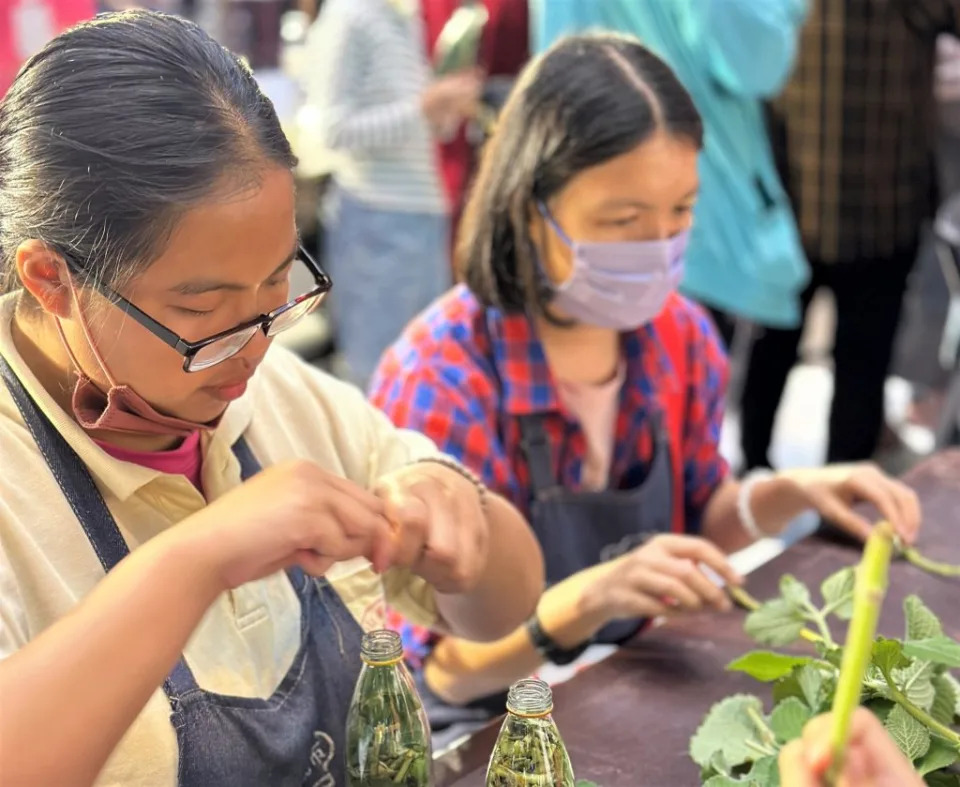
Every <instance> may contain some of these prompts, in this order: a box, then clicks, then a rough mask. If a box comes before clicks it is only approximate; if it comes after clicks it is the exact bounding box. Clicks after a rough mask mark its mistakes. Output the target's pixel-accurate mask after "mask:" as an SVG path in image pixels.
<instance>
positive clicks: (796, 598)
mask: <svg viewBox="0 0 960 787" xmlns="http://www.w3.org/2000/svg"><path fill="white" fill-rule="evenodd" d="M780 595H781V596H782V597H783V598H784V599H786V600H787V601H788V602H790V604H792V605H793V606H794V607H796V608H797V609H802V608H803V607H805V606H806V605H807V604H809V603H810V591H809V590H807V586H806V585H804V584H803V583H802V582H801V581H800V580H799V579H797V578H796V577H794V576H791V575H790V574H784V575H783V576H782V577H780Z"/></svg>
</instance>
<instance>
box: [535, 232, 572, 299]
mask: <svg viewBox="0 0 960 787" xmlns="http://www.w3.org/2000/svg"><path fill="white" fill-rule="evenodd" d="M539 250H543V252H544V254H543V256H542V259H541V264H542V265H543V267H544V268H545V269H546V272H547V276H548V277H549V278H550V281H551V282H553V284H555V285H558V286H559V285H561V284H563V283H564V282H565V281H567V279H569V278H570V276H571V275H572V274H573V252H572V251H571V250H570V248H569V247H568V246H567V245H566V244H565V243H563V242H562V241H561V240H560V239H559V238H558V237H557V236H556V234H555V233H553V232H549V233H547V234H546V237H545V238H544V240H543V242H542V243H541V244H538V251H539Z"/></svg>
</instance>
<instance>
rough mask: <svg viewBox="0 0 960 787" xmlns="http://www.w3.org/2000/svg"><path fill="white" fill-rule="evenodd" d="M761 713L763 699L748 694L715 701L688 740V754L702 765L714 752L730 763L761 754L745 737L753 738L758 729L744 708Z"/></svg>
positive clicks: (737, 763) (745, 760)
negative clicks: (749, 744) (752, 747)
mask: <svg viewBox="0 0 960 787" xmlns="http://www.w3.org/2000/svg"><path fill="white" fill-rule="evenodd" d="M748 708H749V709H752V710H754V711H755V712H756V713H759V714H761V715H763V703H762V702H760V700H759V699H758V698H757V697H754V696H751V695H749V694H734V695H733V696H732V697H727V698H726V699H724V700H721V701H720V702H718V703H717V704H716V705H714V706H713V707H712V708H711V709H710V712H709V713H708V714H707V717H706V718H705V719H704V720H703V723H702V724H701V725H700V728H699V729H698V730H697V732H696V733H695V734H694V736H693V738H692V739H691V740H690V757H691V758H692V759H693V761H694V762H695V763H697V765H699V766H700V767H701V768H703V767H706V766H707V764H709V763H710V762H711V760H712V759H713V757H714V756H715V754H716V753H717V752H721V753H722V754H723V757H724V760H725V761H726V762H727V763H728V764H729V765H731V766H737V765H740V764H742V763H745V762H753V761H754V760H757V759H759V758H760V756H761V755H759V754H758V753H757V752H756V751H755V750H753V749H751V748H750V747H749V746H747V745H746V743H745V741H747V740H748V739H749V740H756V739H757V730H756V727H755V726H754V723H753V721H752V720H751V718H750V716H749V714H748V713H747V709H748Z"/></svg>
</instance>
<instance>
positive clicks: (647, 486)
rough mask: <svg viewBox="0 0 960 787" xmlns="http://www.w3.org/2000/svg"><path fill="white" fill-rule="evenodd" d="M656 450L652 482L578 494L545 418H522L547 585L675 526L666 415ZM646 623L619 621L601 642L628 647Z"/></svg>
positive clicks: (654, 426)
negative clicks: (554, 450) (557, 458)
mask: <svg viewBox="0 0 960 787" xmlns="http://www.w3.org/2000/svg"><path fill="white" fill-rule="evenodd" d="M651 430H652V437H653V440H652V443H653V453H652V455H651V458H650V463H649V466H648V468H647V473H646V476H645V478H644V480H643V481H642V482H641V483H640V484H638V485H637V486H635V487H634V488H632V489H623V490H613V489H608V490H603V491H600V492H571V491H569V490H567V489H565V488H564V487H563V486H562V485H561V484H560V482H559V481H558V480H557V479H556V477H555V476H554V473H553V462H552V456H551V451H550V442H549V440H548V438H547V433H546V428H545V425H544V417H543V416H542V415H528V416H523V417H521V418H520V436H521V441H520V447H521V450H522V451H523V453H524V455H525V456H526V459H527V464H528V466H529V468H530V485H531V488H532V494H531V498H532V503H531V510H530V524H531V525H532V527H533V530H534V532H535V533H536V534H537V540H538V541H539V542H540V546H541V547H542V548H543V557H544V562H545V564H546V573H547V586H548V587H549V586H551V585H555V584H557V583H558V582H561V581H563V580H564V579H567V578H568V577H570V576H572V575H573V574H576V573H577V572H579V571H582V570H584V569H587V568H590V567H591V566H595V565H597V564H598V563H605V562H607V561H608V560H613V559H614V558H617V557H620V556H621V555H624V554H626V553H627V552H629V551H630V550H631V549H633V548H634V547H636V546H639V545H640V544H642V543H644V542H645V541H646V540H648V539H649V538H651V537H652V536H655V535H657V534H658V533H669V532H670V531H671V523H672V521H673V519H672V515H673V502H672V501H673V479H672V474H671V471H670V443H669V440H668V439H667V436H666V435H665V434H664V431H663V428H662V426H661V418H660V416H659V415H656V416H654V417H653V418H652V419H651ZM642 623H643V621H638V620H616V621H613V622H611V623H609V624H608V625H607V626H604V628H602V629H601V630H600V631H599V632H598V634H597V636H596V640H595V641H596V642H602V643H607V644H620V643H622V642H624V641H626V640H628V639H630V638H631V637H632V636H634V635H635V634H636V633H637V632H638V631H639V630H640V628H641V626H642Z"/></svg>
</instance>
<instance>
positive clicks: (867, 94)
mask: <svg viewBox="0 0 960 787" xmlns="http://www.w3.org/2000/svg"><path fill="white" fill-rule="evenodd" d="M134 5H137V6H146V7H149V8H152V9H154V10H161V11H166V12H170V13H175V14H178V15H182V16H185V17H188V18H190V19H193V20H195V21H196V22H198V23H199V24H200V25H201V26H203V27H204V28H205V29H207V30H208V31H209V32H211V34H212V35H214V36H215V37H216V38H218V40H220V41H222V42H223V43H225V44H226V45H227V46H229V47H230V48H231V49H233V50H234V51H236V52H238V53H240V54H242V55H243V57H244V58H245V59H246V61H247V62H248V63H249V65H250V66H251V67H252V68H253V69H254V72H255V74H256V75H257V77H258V80H259V81H260V84H261V86H262V87H263V89H264V90H265V92H267V94H268V95H269V96H270V97H271V98H272V100H273V102H274V104H275V106H276V108H277V110H278V113H279V115H280V117H281V119H282V121H283V123H284V126H285V130H286V131H287V133H288V136H289V137H290V138H291V140H292V141H293V143H294V147H295V150H296V152H297V154H298V156H299V158H300V167H299V178H300V186H299V200H300V205H299V213H300V219H301V221H300V223H301V231H302V232H303V234H304V237H305V240H306V241H307V242H308V244H309V245H310V246H311V247H313V248H315V249H317V251H318V253H319V254H320V257H321V259H322V260H323V262H324V263H325V264H326V265H327V266H328V267H329V269H330V270H331V272H332V274H333V276H334V278H335V280H336V284H337V286H336V290H335V294H334V296H333V297H332V298H331V300H330V304H329V308H328V310H325V311H323V312H321V313H319V314H317V315H314V316H313V318H312V321H310V322H309V324H307V325H304V326H302V327H300V328H299V329H298V330H297V331H296V332H294V334H293V335H292V336H291V337H290V338H289V339H287V341H289V342H290V343H292V344H293V345H294V346H295V347H296V349H298V351H300V352H301V353H302V354H303V355H305V356H306V357H308V358H309V359H310V360H315V361H317V362H319V363H323V364H327V365H329V366H332V368H333V369H334V370H335V371H336V372H337V374H339V375H340V376H343V377H347V378H349V379H351V380H352V381H354V382H355V383H357V384H358V385H361V386H365V385H367V383H368V382H369V380H370V378H371V375H372V374H373V373H374V370H375V368H376V366H377V363H378V361H379V359H380V357H381V355H382V353H383V352H384V350H385V349H386V348H387V347H388V346H389V345H390V344H391V343H392V342H393V341H394V340H395V339H396V337H397V336H398V335H399V334H400V333H401V332H402V330H403V328H404V326H405V325H406V324H407V322H408V321H409V320H410V319H412V318H413V317H414V316H415V315H416V314H418V313H419V312H420V311H421V310H423V309H424V308H425V307H426V306H427V305H428V304H429V303H430V302H432V301H433V300H434V299H435V298H437V297H438V296H439V295H440V294H441V293H443V292H444V291H445V290H447V289H448V288H449V286H450V285H451V283H452V282H453V281H455V279H456V276H457V272H456V271H457V268H456V265H455V263H454V260H455V257H456V252H455V248H456V244H455V237H456V230H457V226H458V222H459V219H460V215H461V211H462V208H463V205H464V200H465V196H466V193H467V190H468V187H469V184H470V182H471V178H472V175H473V173H474V170H475V167H476V166H477V161H478V154H479V152H480V151H481V149H482V147H483V144H484V141H485V139H486V137H487V135H488V133H489V131H490V129H491V128H492V127H493V124H495V123H496V116H497V112H498V110H499V108H500V106H501V104H502V102H503V101H504V100H505V97H506V95H507V93H508V91H509V89H510V86H511V84H512V81H513V80H514V78H515V77H516V76H517V74H518V73H519V71H520V69H521V68H522V66H523V65H524V64H525V63H526V62H527V60H528V59H529V58H530V57H531V55H534V54H536V53H537V52H539V51H542V50H544V49H546V48H547V47H549V46H550V45H551V44H552V43H553V42H555V41H556V40H557V39H558V38H560V37H562V36H563V35H565V34H568V33H575V32H583V31H586V30H592V29H606V30H611V31H615V32H620V33H625V34H631V35H635V36H637V37H639V38H640V39H641V40H642V41H643V42H644V43H646V44H647V45H648V46H650V47H651V48H652V49H653V50H654V51H655V52H656V53H658V54H659V55H660V56H662V57H663V58H664V59H665V60H666V61H667V62H668V63H669V64H670V65H671V67H672V68H673V69H674V70H675V71H676V72H677V74H678V75H679V76H680V78H681V80H682V82H683V84H684V85H685V87H686V88H687V89H688V90H689V91H690V92H691V94H692V95H693V97H694V100H695V103H696V105H697V108H698V109H699V111H700V112H701V114H702V115H703V117H704V122H705V132H706V142H705V147H704V155H703V156H702V158H701V161H700V179H701V193H700V198H699V202H698V204H697V207H696V221H695V224H694V229H693V233H692V237H691V241H690V247H689V249H688V252H687V266H686V274H685V279H684V281H683V284H682V291H683V292H684V294H686V295H687V296H688V297H691V298H692V299H694V300H696V301H698V302H700V303H701V304H702V305H704V306H705V307H707V308H708V309H709V311H710V313H711V315H712V317H713V319H714V321H715V323H716V326H717V329H718V331H719V334H720V336H722V338H723V341H724V343H725V344H726V346H727V348H728V350H729V352H730V354H731V358H732V361H733V368H734V385H733V386H732V388H731V391H730V402H729V407H730V409H731V410H733V411H735V412H738V413H739V416H740V427H741V428H740V432H741V439H740V442H741V445H740V460H741V463H742V469H743V470H747V469H750V468H754V467H759V466H765V465H767V464H768V463H769V458H768V452H769V446H770V442H771V435H772V431H773V426H774V422H775V418H776V414H777V410H778V407H779V405H780V402H781V398H782V395H783V391H784V387H785V384H786V381H787V378H788V375H789V373H790V371H791V369H792V368H793V366H794V365H795V364H796V363H797V362H798V360H803V358H802V357H801V356H802V347H803V345H802V343H801V338H802V336H803V335H804V329H805V327H806V323H807V319H806V318H807V316H808V315H818V314H821V313H822V312H821V311H819V310H817V309H814V308H811V304H817V303H819V302H820V299H818V298H815V296H816V295H817V294H818V293H822V292H823V291H827V292H829V293H830V294H831V295H832V303H833V305H834V310H835V312H834V313H835V323H834V326H835V327H834V331H833V340H832V342H830V346H831V347H832V360H833V365H832V369H833V380H834V387H833V402H832V407H831V411H830V421H829V439H828V445H827V447H826V455H825V457H824V458H825V460H827V461H854V460H862V459H867V458H870V457H872V456H874V455H875V454H876V452H877V450H878V447H890V446H891V445H894V446H896V445H897V444H902V443H903V442H904V441H905V442H906V443H907V445H908V446H909V447H910V448H912V449H913V450H915V451H917V450H921V451H922V450H929V449H931V448H932V447H934V446H942V445H948V444H951V443H954V442H956V438H957V436H958V435H957V418H956V416H957V411H958V407H960V384H958V383H957V379H958V378H957V375H956V373H955V370H956V366H957V364H956V361H957V345H958V342H960V276H958V269H957V264H956V255H955V249H956V247H957V244H958V243H960V197H958V198H957V199H952V198H953V197H955V196H956V195H957V193H958V192H960V42H958V40H957V39H956V38H954V37H953V36H952V35H951V34H950V30H951V27H952V26H955V25H956V19H955V16H954V15H955V13H956V11H955V10H954V9H953V6H952V5H951V4H950V3H949V2H946V0H918V1H917V2H913V3H909V4H907V3H893V2H892V3H888V4H884V6H883V8H882V9H881V8H880V7H879V6H878V5H877V4H876V3H871V2H867V1H866V0H862V1H858V0H823V2H818V3H815V4H808V3H807V2H806V0H767V1H766V2H763V3H748V2H731V1H730V0H726V1H725V2H720V0H675V2H670V3H667V2H661V1H660V0H642V1H638V0H483V1H482V2H481V1H480V0H152V2H148V3H137V2H136V0H0V23H2V24H0V90H4V89H5V88H6V86H7V85H8V84H9V83H10V82H11V81H12V79H13V76H14V75H15V73H16V70H17V68H18V67H19V65H20V64H21V63H22V62H23V61H24V60H25V59H26V58H27V57H29V55H30V54H31V53H32V52H34V51H36V50H38V49H39V47H40V46H41V45H42V44H43V43H44V42H45V41H47V40H49V39H50V38H51V37H52V36H53V35H55V34H56V33H57V32H59V31H60V30H62V29H64V28H65V27H67V26H70V25H72V24H74V23H76V22H77V21H80V20H82V19H85V18H89V17H91V16H93V15H94V14H96V13H97V12H100V11H105V10H118V9H122V8H126V7H131V6H134ZM820 360H822V359H820ZM891 376H896V377H897V378H899V379H900V380H904V381H906V382H907V383H908V384H909V387H908V390H909V391H910V405H909V408H908V409H907V412H906V413H905V414H903V413H901V414H899V415H898V417H897V418H896V419H893V418H885V393H884V392H885V386H886V385H887V382H888V380H889V379H890V377H891ZM918 434H919V435H921V437H920V438H917V435H918ZM917 446H919V448H918V447H917Z"/></svg>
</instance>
